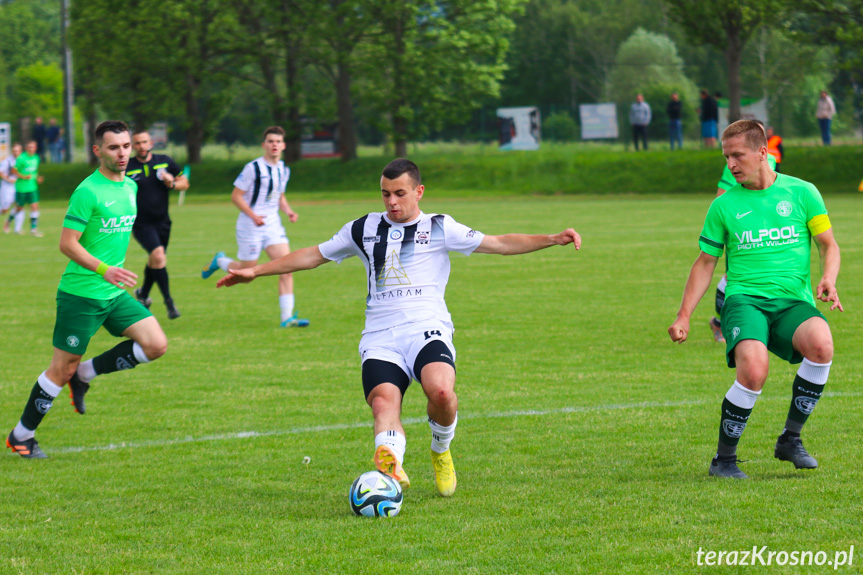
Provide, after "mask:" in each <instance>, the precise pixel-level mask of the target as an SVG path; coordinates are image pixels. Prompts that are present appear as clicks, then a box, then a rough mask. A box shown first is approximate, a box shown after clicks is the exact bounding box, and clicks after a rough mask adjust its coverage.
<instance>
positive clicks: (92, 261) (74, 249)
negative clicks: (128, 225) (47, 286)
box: [60, 228, 138, 288]
mask: <svg viewBox="0 0 863 575" xmlns="http://www.w3.org/2000/svg"><path fill="white" fill-rule="evenodd" d="M81 235H82V234H81V232H79V231H77V230H73V229H71V228H63V231H62V232H60V251H61V252H63V255H65V256H66V257H68V258H69V259H70V260H72V261H73V262H75V263H76V264H78V265H79V266H81V267H82V268H86V269H88V270H90V271H93V272H96V273H98V274H99V275H101V276H102V277H104V278H105V281H106V282H108V283H110V284H112V285H115V286H117V287H120V288H121V287H123V286H128V287H135V284H137V283H138V274H136V273H135V272H132V271H129V270H127V269H124V268H118V267H114V266H108V265H107V264H105V263H103V262H101V261H99V260H98V259H97V258H95V257H93V256H92V255H90V252H88V251H87V249H86V248H85V247H84V246H82V245H81Z"/></svg>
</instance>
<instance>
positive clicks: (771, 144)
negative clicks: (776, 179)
mask: <svg viewBox="0 0 863 575" xmlns="http://www.w3.org/2000/svg"><path fill="white" fill-rule="evenodd" d="M767 153H768V154H770V155H771V156H773V157H774V158H775V159H776V167H775V168H774V169H773V171H775V172H781V171H782V157H783V156H784V155H785V150H783V149H782V138H781V137H779V136H777V135H776V133H775V132H774V131H773V128H767Z"/></svg>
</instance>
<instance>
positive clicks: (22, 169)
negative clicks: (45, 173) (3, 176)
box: [15, 152, 39, 192]
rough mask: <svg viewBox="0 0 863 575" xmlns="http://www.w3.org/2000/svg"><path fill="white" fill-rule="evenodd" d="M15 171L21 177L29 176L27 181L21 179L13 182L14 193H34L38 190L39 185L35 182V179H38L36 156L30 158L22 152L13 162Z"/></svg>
mask: <svg viewBox="0 0 863 575" xmlns="http://www.w3.org/2000/svg"><path fill="white" fill-rule="evenodd" d="M15 169H16V170H18V173H19V174H21V175H22V176H30V179H29V180H23V179H21V178H18V179H17V180H15V191H16V192H35V191H37V190H38V189H39V184H38V183H37V182H36V178H37V177H39V156H38V155H33V156H31V155H30V154H28V153H27V152H24V153H23V154H21V155H20V156H18V159H17V160H16V161H15Z"/></svg>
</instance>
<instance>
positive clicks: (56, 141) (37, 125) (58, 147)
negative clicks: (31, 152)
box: [32, 116, 66, 164]
mask: <svg viewBox="0 0 863 575" xmlns="http://www.w3.org/2000/svg"><path fill="white" fill-rule="evenodd" d="M32 138H33V141H35V142H36V154H37V155H38V156H39V159H40V160H41V161H43V162H44V161H46V160H48V161H50V162H51V163H52V164H54V163H59V162H62V161H63V157H64V156H65V153H66V138H65V137H64V133H63V128H61V127H60V126H58V125H57V118H51V119H50V120H48V125H47V126H46V125H45V122H44V121H43V120H42V117H41V116H37V117H36V119H35V120H34V121H33V130H32ZM46 148H47V150H48V157H46V156H45V150H46Z"/></svg>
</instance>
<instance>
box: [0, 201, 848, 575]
mask: <svg viewBox="0 0 863 575" xmlns="http://www.w3.org/2000/svg"><path fill="white" fill-rule="evenodd" d="M861 200H863V196H858V195H850V194H845V195H828V196H827V197H826V201H827V204H828V208H829V209H830V211H831V220H832V221H833V224H834V226H835V230H836V237H837V240H838V241H839V243H840V245H841V247H842V256H843V262H844V264H843V268H842V272H841V274H840V281H839V290H840V296H841V297H842V300H843V303H844V305H845V309H846V311H845V313H844V314H842V315H839V314H838V313H836V312H833V313H831V314H829V316H828V317H829V319H830V321H831V326H832V329H833V333H834V337H835V342H836V357H835V363H834V366H833V369H832V371H831V376H830V382H829V383H828V387H827V389H828V393H827V396H826V397H825V398H824V399H823V400H822V401H821V403H820V405H819V407H818V409H817V410H816V412H815V414H814V415H813V416H812V417H811V418H810V421H809V423H808V424H807V427H806V430H805V433H804V437H805V439H806V445H807V447H808V448H809V450H810V452H812V453H813V455H815V456H816V457H817V458H818V459H819V461H820V463H821V467H820V468H819V469H818V470H816V471H812V472H798V471H795V470H794V469H793V468H792V467H791V465H790V464H788V463H780V462H778V461H777V460H775V459H774V458H773V456H772V449H773V444H774V442H775V440H776V436H777V435H778V433H779V432H780V431H781V428H782V424H783V422H784V420H785V415H786V413H787V409H788V402H789V398H790V383H791V379H792V377H793V373H794V370H793V368H792V367H789V366H788V365H787V364H784V363H782V362H781V361H778V360H775V358H773V359H772V360H771V374H770V377H769V379H768V383H767V386H766V387H765V391H764V393H763V395H762V398H761V399H760V400H759V403H758V405H757V407H756V410H755V412H754V415H753V417H752V419H751V420H750V423H749V426H748V428H747V431H746V434H745V436H744V438H743V440H742V442H741V447H740V454H741V457H742V458H743V459H746V460H748V461H747V463H745V464H743V465H742V467H743V469H744V470H745V471H746V472H747V473H748V474H749V475H750V476H751V477H752V480H751V481H747V482H730V481H717V480H711V479H710V478H708V476H707V466H708V463H709V460H710V457H711V456H712V454H713V452H714V449H715V443H716V438H717V433H718V431H717V430H718V422H719V406H720V402H721V399H722V396H723V395H724V394H725V392H726V391H727V389H728V387H729V386H730V384H731V383H732V381H733V372H732V371H731V370H729V369H727V368H726V367H725V365H724V361H723V351H722V349H721V348H720V347H719V346H718V345H717V344H715V343H714V342H713V339H712V337H711V334H710V330H709V328H708V326H707V321H708V319H709V317H710V316H711V315H712V307H713V305H712V303H713V302H712V291H711V292H710V294H709V295H708V297H707V298H706V299H705V300H704V301H703V302H702V304H701V306H699V308H698V310H697V312H696V315H695V317H694V321H693V329H692V333H691V335H690V340H689V341H688V342H686V343H685V344H684V345H681V346H677V345H673V344H671V343H670V342H669V340H668V336H667V335H666V328H667V326H668V325H669V324H670V322H671V321H672V320H673V319H674V314H675V312H676V309H677V306H678V303H679V298H680V295H681V292H682V289H683V284H684V281H685V278H686V275H687V273H688V270H689V267H690V265H691V263H692V261H693V260H694V258H695V256H696V255H697V243H696V242H697V237H698V232H699V231H700V228H701V222H702V220H703V216H704V213H705V211H706V209H707V206H708V204H709V201H710V197H709V195H705V196H649V197H648V196H580V197H573V196H569V197H538V198H531V197H526V198H524V197H522V198H505V199H493V200H489V199H474V200H456V199H445V200H439V199H435V198H434V195H433V194H431V193H430V194H428V195H427V196H426V199H425V200H424V209H425V210H426V211H428V212H432V211H437V212H444V213H449V214H451V215H453V216H454V217H455V218H456V219H458V220H460V221H462V222H464V223H466V224H468V225H471V226H473V227H475V228H476V229H479V230H482V231H484V232H486V233H492V234H496V233H505V232H509V231H521V232H531V233H546V232H557V231H559V230H560V229H563V228H564V227H567V226H573V227H575V228H576V229H577V230H578V231H579V232H580V233H581V234H582V236H583V238H584V245H583V247H582V250H581V252H579V253H576V252H574V251H573V250H572V249H571V248H566V249H565V248H552V249H548V250H545V251H542V252H538V253H535V254H530V255H526V256H517V257H509V258H503V257H496V256H484V255H476V256H472V257H470V258H465V257H462V256H459V255H457V254H456V255H453V257H452V263H453V272H452V277H451V280H450V283H449V288H448V294H447V296H448V297H447V300H448V304H449V307H450V311H451V312H452V314H453V317H454V321H455V324H456V335H455V344H456V346H457V348H458V385H457V391H458V393H459V399H460V411H459V421H460V423H459V426H458V430H457V433H456V438H455V441H454V443H453V446H452V449H453V454H454V457H455V464H456V469H457V470H458V473H459V487H458V491H457V492H456V494H455V496H454V497H452V498H450V499H443V498H440V497H438V496H437V495H436V492H435V488H434V483H433V475H432V470H431V464H430V461H429V455H428V452H429V448H428V443H429V431H428V426H427V424H426V423H425V422H424V409H425V402H424V397H423V395H422V392H421V390H420V389H419V388H418V386H416V384H415V385H414V387H412V388H411V389H410V390H409V391H408V393H407V395H406V397H405V402H404V418H405V420H406V430H407V435H408V452H407V459H406V462H405V467H406V470H407V471H408V473H410V475H411V478H412V480H413V487H412V488H411V489H410V490H409V491H408V492H406V499H405V504H404V506H403V508H402V512H401V514H400V515H399V516H398V517H396V518H394V519H388V520H370V519H366V518H357V517H354V516H353V515H352V514H351V512H350V508H349V505H348V501H347V490H348V487H349V485H350V484H351V482H352V481H353V479H354V478H355V477H356V476H358V475H359V474H360V473H362V472H364V471H367V470H369V469H371V468H372V465H371V462H370V459H371V455H372V451H373V441H372V439H373V438H372V429H371V417H370V414H369V412H368V408H367V407H366V406H365V404H364V402H363V396H362V388H361V385H360V366H359V362H358V357H357V352H356V346H357V342H358V339H359V332H360V331H361V329H362V324H363V301H364V283H363V279H362V277H363V272H362V265H361V264H360V262H358V261H357V260H356V259H355V258H354V259H353V260H349V261H347V262H345V263H343V264H341V265H335V264H329V265H325V266H323V267H322V268H320V269H318V270H314V271H311V272H303V273H301V274H298V275H297V277H296V292H297V301H298V303H297V305H298V309H299V311H300V313H301V314H302V315H303V316H305V317H309V318H310V319H311V321H312V324H311V326H310V327H309V328H307V329H304V330H281V329H279V328H278V327H277V326H278V310H277V302H276V285H275V280H274V279H273V278H264V279H261V280H259V281H257V282H255V283H254V284H252V285H250V286H238V287H235V288H231V289H228V290H216V289H215V288H214V285H215V282H214V281H213V279H211V280H209V281H207V282H205V281H203V280H201V279H200V275H199V270H200V267H201V266H202V265H203V264H204V263H205V262H206V261H208V260H209V258H210V257H211V256H212V253H213V252H214V251H216V250H218V249H223V250H225V251H226V252H228V253H229V254H231V253H234V252H235V244H234V233H233V222H234V220H235V214H236V210H235V209H234V208H233V207H232V206H231V205H230V204H229V203H228V202H227V201H221V202H213V201H209V202H197V201H195V200H194V198H192V199H191V201H190V203H187V204H186V205H185V206H184V207H182V208H176V207H174V208H173V209H172V217H173V220H174V233H173V236H172V241H171V246H170V250H169V266H168V269H169V271H170V273H171V279H172V287H173V291H174V297H175V300H176V301H177V305H178V307H179V309H180V310H181V312H182V314H183V316H182V317H181V318H180V319H178V320H175V321H171V322H169V321H168V320H167V319H166V317H165V311H164V307H163V306H161V305H160V303H158V302H157V303H155V304H154V306H153V309H154V311H155V314H156V316H157V318H158V319H159V321H160V322H161V323H162V325H163V327H164V329H165V331H166V333H167V334H168V338H169V350H168V353H167V355H166V356H165V357H163V358H161V359H159V360H158V361H156V362H154V363H153V364H150V365H145V366H140V367H139V368H137V369H135V370H132V371H127V372H121V373H117V374H112V375H109V376H105V377H103V378H99V379H97V380H95V382H94V386H93V388H92V389H91V392H90V394H89V395H88V396H87V401H88V402H87V406H88V411H87V414H86V415H85V416H80V415H78V414H76V413H74V412H73V410H72V408H71V406H69V405H68V399H66V398H65V395H63V396H61V398H58V401H56V402H55V404H54V408H53V410H52V411H51V413H50V414H49V415H48V416H47V417H46V419H45V421H44V423H43V425H42V426H41V427H40V428H39V432H38V435H37V437H38V438H39V440H40V442H41V444H42V446H43V448H44V450H45V451H46V452H47V453H48V454H49V456H50V459H48V460H44V461H28V460H23V459H20V458H19V457H18V456H16V455H13V454H12V453H11V452H8V451H7V453H6V454H5V455H4V456H3V457H2V462H0V466H2V471H0V493H2V494H3V504H2V506H0V573H3V574H6V573H22V574H46V573H48V574H61V573H63V574H66V573H68V574H109V573H110V574H116V573H134V574H197V573H207V574H258V573H333V574H341V573H381V574H388V573H392V574H402V573H406V572H408V573H412V574H435V575H437V574H439V573H456V574H533V573H536V574H549V573H556V574H572V573H591V574H593V573H627V574H654V573H659V572H665V573H675V574H676V573H713V572H745V571H746V569H743V568H739V571H734V570H728V569H726V568H722V569H718V568H715V567H699V566H698V565H697V552H698V551H699V549H703V550H704V551H721V550H724V551H734V550H746V549H749V550H751V549H752V547H753V546H757V547H761V546H765V545H766V546H768V548H769V549H770V550H772V551H785V552H789V553H790V552H792V551H810V552H818V551H824V552H826V553H827V557H829V559H830V560H831V561H832V559H833V558H834V553H836V552H840V551H848V550H849V548H850V547H851V546H852V545H854V546H855V547H856V548H857V555H855V556H854V564H853V565H852V566H850V567H842V568H840V569H839V572H842V573H859V572H861V571H863V569H861V567H860V564H861V562H863V558H861V557H860V554H863V550H861V549H860V546H861V544H863V540H861V537H860V533H861V531H860V517H861V513H863V504H861V502H863V488H861V481H860V469H861V467H863V454H861V450H860V449H859V444H860V437H861V435H863V408H861V399H863V390H861V389H860V387H859V382H860V372H861V367H863V336H861V330H860V327H859V326H860V320H859V315H858V312H857V310H859V309H860V308H861V306H863V270H861V267H860V264H859V262H860V256H861V250H863V236H861V234H860V230H861V229H863V210H861V209H860V208H861V206H860V202H861ZM292 204H293V207H294V208H295V209H296V210H297V211H298V212H299V213H300V221H299V222H298V223H297V224H294V225H290V226H289V227H288V233H289V235H290V237H291V239H292V244H293V246H294V247H295V248H297V247H302V246H307V245H313V244H316V243H319V242H321V241H324V240H326V239H328V238H329V237H330V236H331V235H332V234H333V233H335V232H336V231H337V230H338V229H339V227H340V226H341V225H342V224H343V223H344V222H346V221H348V220H350V219H353V218H355V217H358V216H359V215H362V214H363V213H366V212H367V211H371V210H377V209H378V207H379V203H378V201H377V200H376V199H375V198H374V194H371V196H370V198H369V199H368V200H364V199H359V197H358V196H357V195H356V194H353V195H350V196H349V197H348V196H346V197H345V199H344V200H343V201H318V200H315V199H314V197H313V196H310V195H308V196H301V197H299V198H297V199H293V200H292ZM64 209H65V206H64V204H61V203H53V204H47V205H45V207H44V208H43V210H42V213H43V217H42V221H43V225H42V228H43V229H44V231H45V232H46V237H45V238H42V239H36V238H31V237H18V236H14V235H13V236H2V237H0V262H2V263H3V268H4V270H3V280H2V289H0V321H2V325H3V326H4V337H3V344H2V350H3V351H2V355H0V418H2V421H3V422H5V425H6V429H10V428H11V427H12V426H13V425H14V424H15V423H16V422H17V420H18V418H19V416H20V413H21V408H22V407H23V402H24V400H25V399H26V396H27V394H28V393H29V390H30V388H31V387H32V385H33V382H34V381H35V379H36V377H37V376H38V375H39V373H40V372H41V371H42V370H43V369H45V367H47V363H48V361H49V359H50V355H51V343H50V342H51V333H52V328H53V320H54V294H55V291H56V285H57V282H58V280H59V276H60V274H61V273H62V270H63V269H64V266H65V263H66V260H65V259H64V258H63V256H62V255H61V254H60V253H59V252H58V250H57V248H56V245H57V239H58V237H59V229H60V227H59V226H60V222H61V220H62V216H63V213H64ZM816 260H817V257H816ZM143 262H144V253H143V251H142V250H140V248H139V246H138V245H137V244H135V243H134V241H133V243H132V245H131V246H130V250H129V256H128V260H127V264H128V265H127V267H129V268H131V269H133V270H135V271H137V272H140V271H141V270H142V268H143ZM341 268H347V269H341ZM813 270H817V261H814V262H813ZM813 273H815V274H817V271H814V272H813ZM113 343H114V340H113V338H111V337H110V336H109V335H107V334H106V333H105V332H104V331H103V332H100V333H99V334H98V335H97V337H96V338H95V339H94V340H93V342H92V343H91V347H90V353H88V354H87V357H91V356H92V354H93V353H94V352H101V351H102V350H104V349H106V348H107V347H109V346H111V345H113ZM774 360H775V361H774ZM4 433H6V432H5V431H4ZM306 456H308V457H310V458H311V463H310V464H308V465H305V464H303V458H304V457H306ZM832 569H833V568H832V567H831V566H827V565H824V566H821V567H816V566H812V567H799V566H798V567H792V566H784V567H782V566H776V565H775V563H774V565H773V566H771V567H766V566H765V567H761V571H764V572H769V573H788V574H791V573H810V572H811V573H819V572H827V571H829V570H832Z"/></svg>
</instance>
